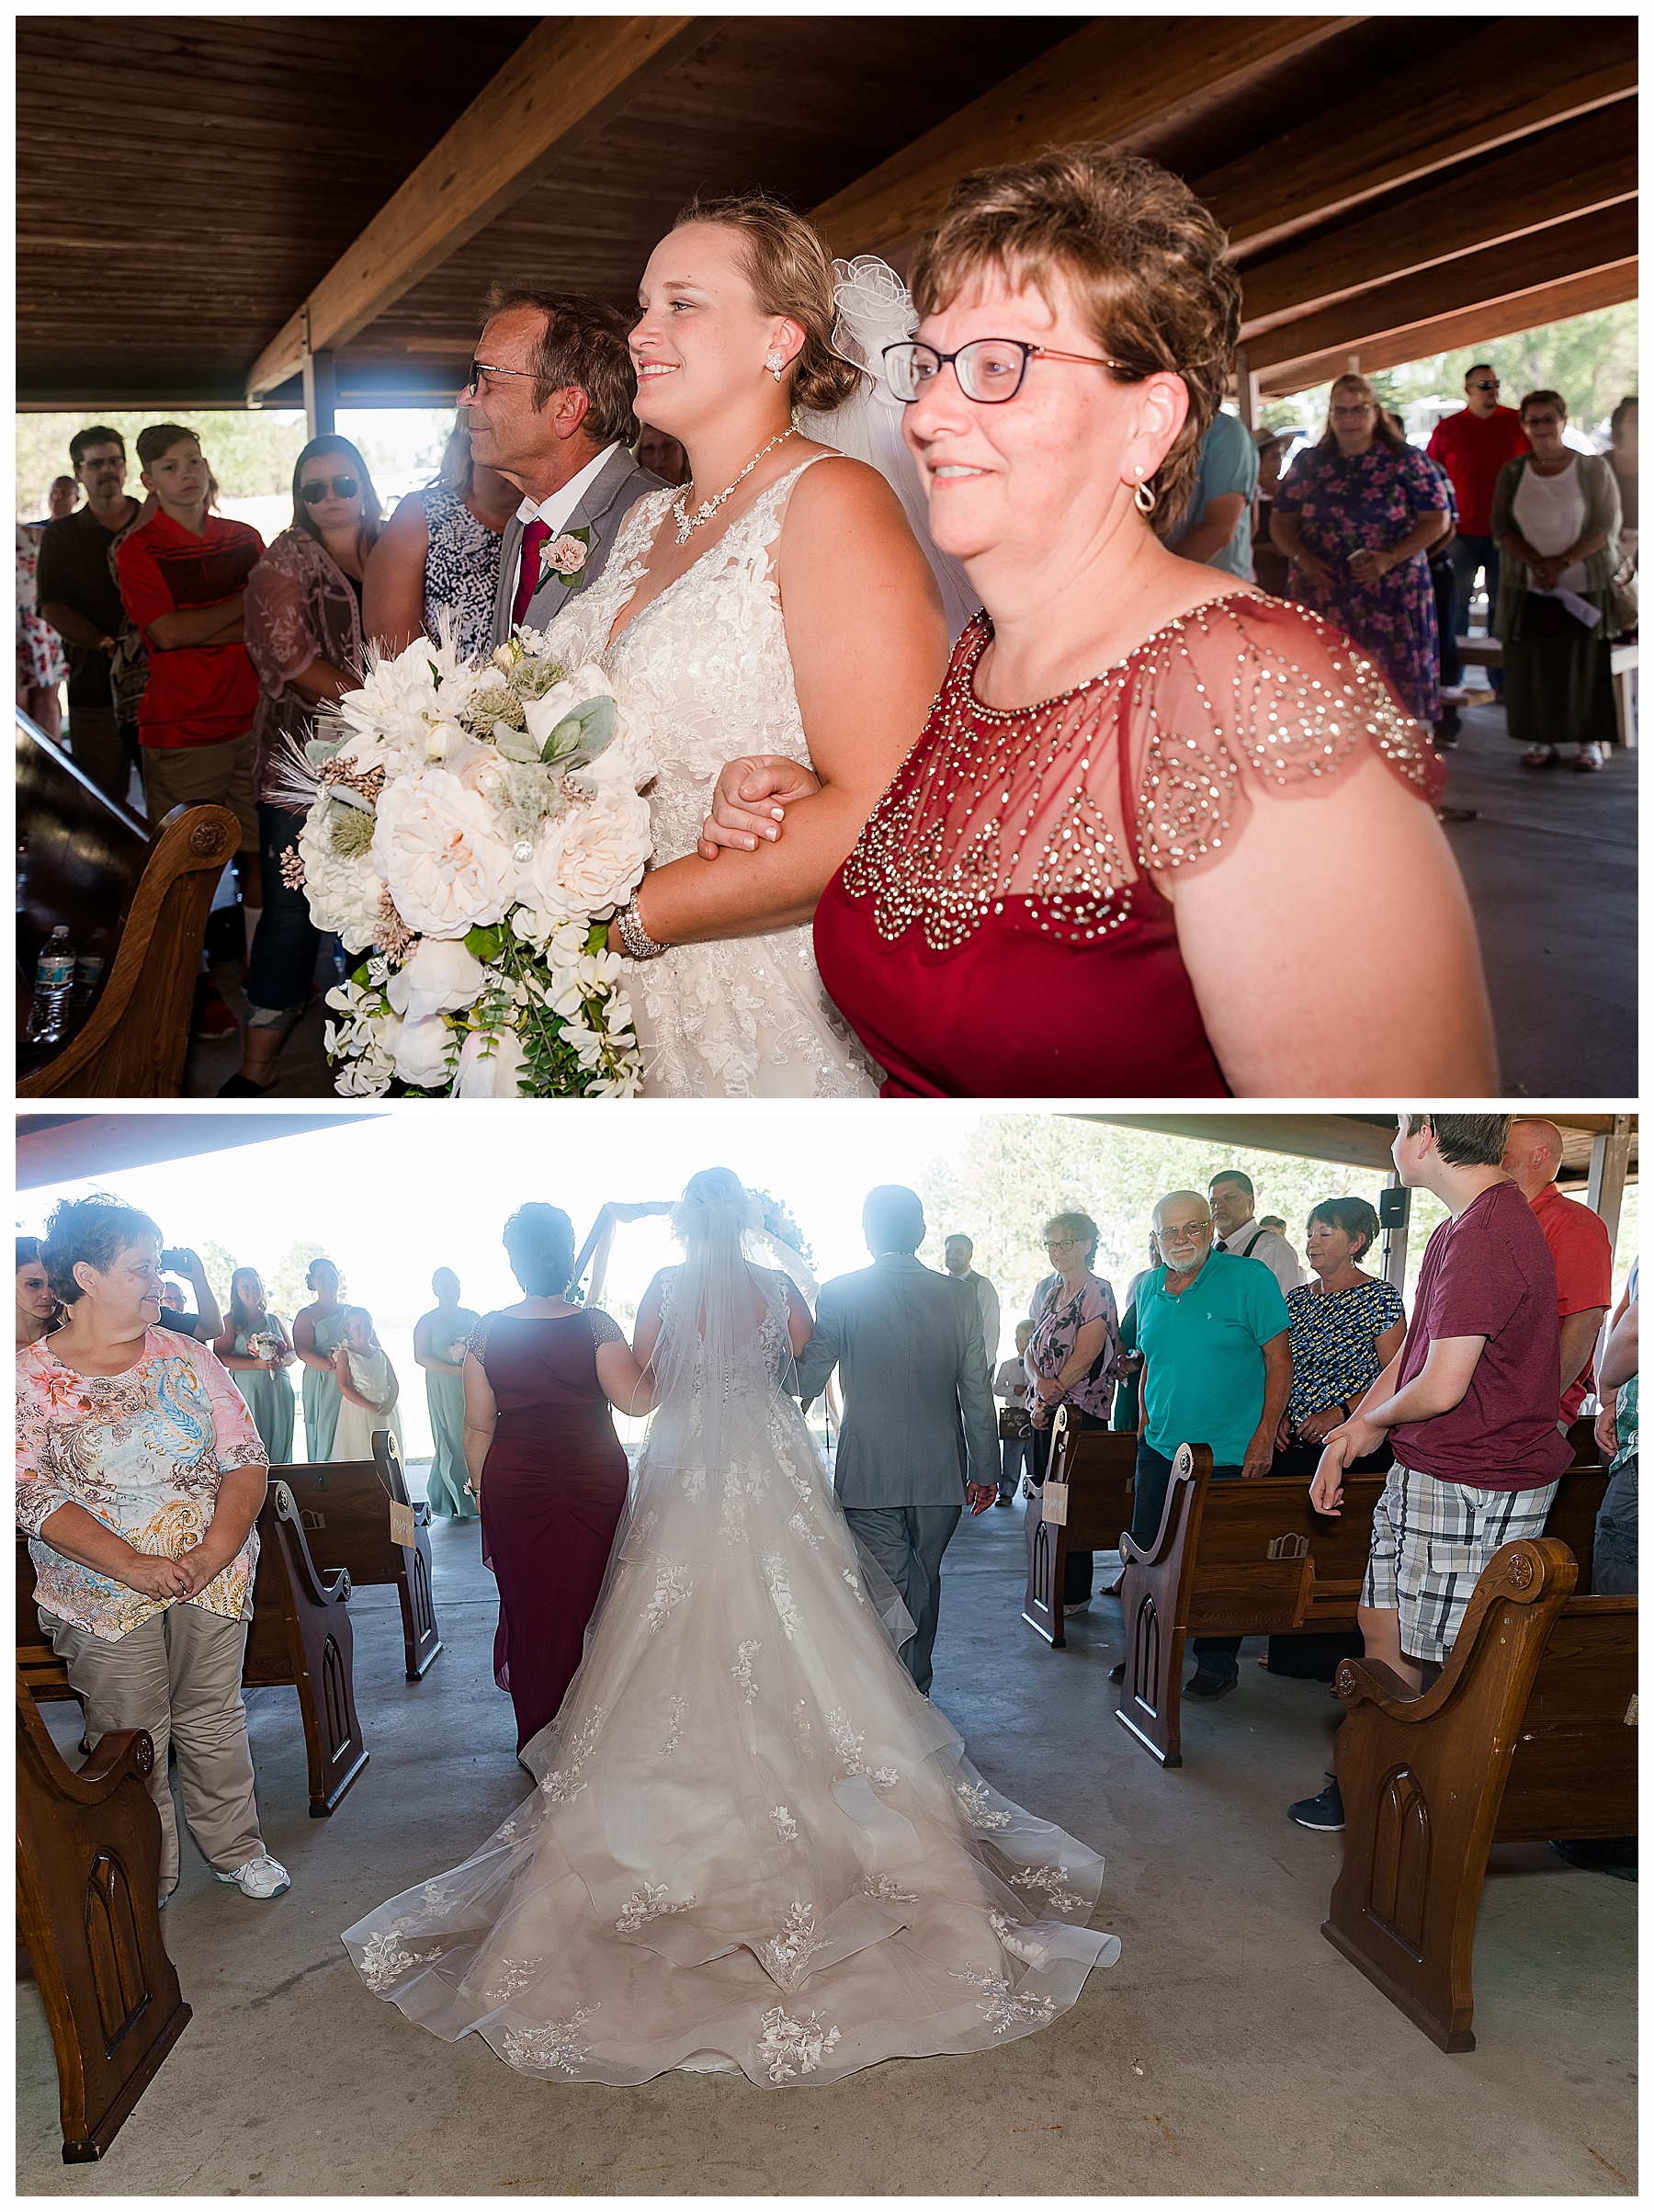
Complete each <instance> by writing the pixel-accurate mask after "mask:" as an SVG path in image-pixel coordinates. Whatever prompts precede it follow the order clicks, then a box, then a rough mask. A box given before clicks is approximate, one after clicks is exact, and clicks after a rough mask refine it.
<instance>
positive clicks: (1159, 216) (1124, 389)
mask: <svg viewBox="0 0 1654 2212" xmlns="http://www.w3.org/2000/svg"><path fill="white" fill-rule="evenodd" d="M1225 246H1226V241H1225V239H1224V235H1223V233H1222V232H1221V231H1220V230H1219V229H1218V225H1217V224H1216V223H1215V222H1214V221H1213V220H1212V218H1211V216H1210V214H1209V213H1208V212H1207V210H1206V209H1205V208H1204V207H1203V206H1202V205H1201V203H1200V202H1199V201H1198V200H1197V199H1195V197H1194V195H1193V194H1192V193H1191V192H1190V191H1189V190H1188V188H1187V187H1186V186H1184V184H1182V183H1181V182H1180V181H1179V180H1178V179H1177V178H1176V177H1174V176H1171V175H1170V174H1169V173H1168V172H1167V171H1165V170H1164V169H1161V168H1160V167H1158V166H1157V165H1156V164H1154V163H1152V162H1148V161H1144V160H1142V159H1140V158H1137V157H1130V156H1122V155H1117V154H1115V153H1110V152H1109V151H1108V150H1107V149H1106V148H1103V147H1097V146H1070V147H1065V148H1062V149H1060V150H1059V151H1057V152H1053V153H1047V154H1043V155H1041V156H1039V157H1038V158H1037V160H1033V161H1028V162H1024V163H1020V164H1015V165H1014V166H1012V167H1007V168H1002V169H994V170H983V171H980V172H979V173H978V174H977V175H975V176H968V177H965V178H963V179H962V180H961V181H960V183H959V184H958V185H957V187H955V190H954V194H953V198H952V199H951V200H950V202H949V204H948V206H947V208H946V210H945V211H944V214H943V217H942V221H941V223H940V225H939V227H938V229H937V231H936V232H935V233H934V234H933V235H932V236H931V237H930V238H929V239H927V240H926V241H925V242H924V243H923V245H922V246H921V247H920V249H919V253H918V255H917V257H916V259H915V261H914V265H913V273H912V285H913V301H914V305H915V306H916V308H917V309H918V311H919V313H920V316H921V318H922V320H921V322H920V324H919V331H918V335H917V337H916V339H914V340H911V341H908V342H905V343H903V344H901V345H897V346H890V347H888V348H887V349H886V353H885V367H886V373H887V377H888V379H889V382H890V384H891V386H892V388H893V389H894V391H896V393H897V395H898V397H900V398H901V399H903V400H905V401H907V402H908V403H909V404H908V405H907V407H906V411H905V415H904V431H905V435H906V437H907V442H908V445H909V447H910V448H911V449H912V453H913V455H914V457H915V459H916V460H917V462H918V465H919V473H920V477H921V480H922V482H923V484H924V488H925V493H926V496H927V498H928V500H929V503H930V522H931V531H932V535H933V537H934V538H935V541H936V543H937V545H938V546H939V547H941V548H942V550H944V551H946V552H950V553H954V554H956V555H957V556H958V558H959V559H961V560H962V561H963V562H964V563H965V567H966V570H967V572H968V573H969V577H970V581H971V584H972V585H973V586H974V587H975V588H976V590H978V591H979V592H980V595H981V598H982V603H983V608H984V612H983V613H982V614H980V615H979V616H978V617H977V618H976V619H975V621H973V622H972V623H971V624H970V625H969V627H968V628H967V629H966V630H965V631H964V633H963V634H962V635H961V637H960V639H959V641H958V643H957V647H956V648H955V651H954V656H953V661H952V664H951V665H950V666H949V669H948V672H947V675H946V679H945V680H944V684H943V687H942V690H941V693H940V694H939V696H938V698H937V699H936V701H935V706H934V707H933V709H932V710H931V716H930V720H929V721H928V723H927V724H926V727H925V729H924V731H923V734H922V735H921V736H920V738H919V742H918V743H917V744H916V745H915V747H914V749H913V751H912V753H911V754H909V756H908V759H907V761H906V762H905V763H904V765H903V766H902V767H901V769H900V770H899V771H898V773H897V775H896V777H895V779H894V781H893V782H892V783H891V785H890V786H889V789H888V790H887V791H886V792H885V794H884V796H883V798H882V799H881V800H879V802H878V806H877V807H876V808H875V810H874V812H873V815H872V817H871V819H870V820H869V821H868V822H867V826H866V827H865V828H864V830H863V832H862V834H861V836H860V838H859V840H858V841H857V844H856V845H855V850H854V851H853V852H852V854H851V856H850V857H849V859H848V860H847V861H846V862H845V863H844V867H843V868H841V869H840V870H839V872H838V874H837V875H836V876H835V877H834V878H833V880H832V881H831V883H830V884H829V885H828V887H827V890H826V891H825V892H824V893H823V895H822V898H821V903H820V905H819V906H818V907H817V910H816V917H815V945H816V957H817V959H818V962H819V964H820V968H821V980H822V981H823V982H824V983H825V985H826V987H827V990H828V992H829V993H830V994H831V996H832V997H833V1000H834V1001H835V1002H836V1004H838V1006H839V1008H840V1010H841V1012H843V1013H844V1015H846V1016H847V1017H848V1019H849V1020H850V1022H851V1024H852V1026H853V1027H855V1030H856V1032H857V1034H858V1035H859V1036H860V1038H861V1039H862V1041H863V1043H864V1044H865V1045H866V1046H867V1050H868V1051H869V1053H870V1054H871V1055H872V1057H873V1058H874V1059H875V1060H877V1061H878V1062H879V1063H880V1064H881V1066H883V1067H884V1068H885V1069H886V1070H887V1072H888V1077H889V1080H888V1082H887V1084H886V1091H887V1095H919V1094H930V1095H938V1094H951V1095H975V1096H982V1095H990V1096H991V1095H1007V1094H1014V1095H1049V1096H1064V1097H1073V1096H1087V1095H1091V1096H1095V1095H1105V1096H1106V1095H1113V1096H1116V1097H1117V1096H1142V1095H1172V1096H1180V1097H1189V1096H1202V1095H1216V1094H1220V1093H1222V1092H1224V1091H1226V1090H1227V1091H1230V1092H1235V1093H1244V1094H1250V1095H1281V1094H1297V1095H1334V1094H1344V1093H1363V1094H1383V1093H1387V1092H1391V1091H1394V1092H1406V1093H1411V1092H1413V1091H1418V1092H1420V1093H1422V1094H1423V1095H1431V1096H1435V1095H1448V1094H1452V1095H1459V1094H1481V1093H1485V1092H1487V1091H1489V1090H1490V1089H1494V1088H1497V1076H1496V1069H1495V1063H1494V1057H1493V1048H1492V1033H1491V1022H1490V1014H1489V1009H1488V1002H1487V993H1486V988H1485V985H1484V983H1483V981H1482V974H1481V962H1480V958H1479V955H1478V947H1477V940H1476V931H1475V925H1474V923H1473V920H1472V917H1471V913H1470V909H1469V903H1468V902H1467V898H1466V896H1465V891H1464V886H1463V884H1462V883H1461V881H1460V879H1459V875H1458V870H1457V868H1456V866H1455V864H1454V860H1453V856H1452V855H1451V853H1450V852H1449V850H1448V847H1447V845H1446V842H1445V840H1444V836H1443V834H1442V831H1441V829H1440V826H1439V825H1438V823H1437V822H1436V820H1435V814H1434V808H1433V803H1432V801H1433V796H1434V792H1435V788H1436V777H1437V768H1436V764H1435V757H1434V754H1433V751H1432V748H1431V746H1430V744H1429V743H1428V741H1427V739H1426V738H1425V736H1424V734H1423V732H1421V731H1420V730H1419V729H1418V727H1417V726H1416V725H1415V724H1414V723H1413V722H1412V721H1411V720H1410V719H1409V718H1408V716H1407V715H1406V714H1405V713H1404V712H1403V711H1402V709H1401V707H1400V705H1399V702H1398V701H1397V699H1396V698H1395V697H1394V695H1393V693H1392V692H1391V691H1390V689H1389V688H1388V686H1387V684H1386V683H1385V680H1384V677H1383V675H1382V673H1381V672H1380V671H1379V670H1378V669H1377V668H1376V665H1375V664H1374V663H1373V662H1372V660H1371V659H1370V658H1368V657H1367V656H1365V655H1364V654H1363V653H1362V652H1360V651H1358V650H1357V649H1356V648H1355V647H1354V646H1353V645H1352V644H1351V643H1350V641H1349V640H1348V639H1347V638H1345V637H1344V636H1343V635H1342V633H1341V632H1340V631H1339V630H1336V629H1335V628H1333V627H1332V625H1331V624H1330V623H1328V622H1326V621H1324V620H1322V619H1320V618H1318V617H1316V616H1315V615H1313V614H1312V613H1311V612H1310V611H1309V610H1308V609H1306V608H1303V607H1284V606H1282V605H1281V604H1280V603H1279V602H1278V601H1275V600H1273V599H1269V598H1267V597H1265V596H1263V595H1262V594H1260V593H1258V592H1257V591H1256V590H1255V589H1253V587H1252V586H1251V585H1249V584H1237V583H1236V581H1235V579H1234V578H1233V577H1231V576H1229V575H1226V574H1225V573H1223V572H1221V571H1219V570H1216V569H1211V568H1206V567H1202V566H1201V565H1199V564H1198V563H1196V562H1189V561H1184V560H1183V559H1181V558H1179V557H1178V555H1176V554H1175V553H1173V552H1171V551H1169V550H1167V549H1166V547H1165V546H1164V545H1162V544H1161V541H1160V539H1159V537H1157V535H1156V532H1157V531H1158V530H1161V529H1164V528H1165V527H1168V526H1169V525H1170V524H1172V523H1174V522H1175V521H1176V520H1177V519H1178V518H1179V516H1181V514H1182V513H1183V510H1184V507H1185V505H1187V502H1188V498H1189V496H1190V493H1191V492H1192V490H1193V488H1194V485H1195V478H1196V472H1197V469H1198V463H1199V452H1200V444H1201V439H1202V437H1203V435H1204V433H1205V431H1206V429H1207V425H1209V424H1210V422H1211V420H1212V418H1213V415H1214V414H1215V413H1216V411H1217V409H1218V404H1219V403H1220V401H1221V399H1222V396H1223V391H1224V387H1225V380H1226V378H1227V374H1228V370H1229V361H1230V358H1231V357H1232V355H1233V352H1234V346H1235V341H1236V337H1237V335H1238V332H1239V328H1240V291H1239V280H1238V278H1236V276H1235V273H1234V271H1233V269H1232V268H1231V267H1230V266H1229V263H1228V262H1227V260H1226V259H1225ZM812 788H814V787H813V782H812V781H811V779H810V778H809V777H808V776H807V774H806V773H805V772H803V771H801V770H799V767H798V766H797V764H795V763H792V762H781V761H773V760H767V759H765V760H760V761H756V762H753V761H749V762H746V763H741V762H735V763H731V766H730V767H728V768H726V770H725V771H724V774H723V776H722V777H720V779H719V789H718V794H717V798H716V800H715V802H714V809H713V813H712V815H711V817H710V818H709V820H708V823H707V826H706V831H705V840H706V842H705V843H704V844H703V845H702V848H701V849H702V850H703V852H708V851H714V852H715V851H716V849H717V846H718V845H719V844H728V845H740V844H742V843H746V844H749V845H750V844H752V843H753V842H754V841H755V840H756V838H757V837H759V836H764V837H768V838H774V837H775V836H776V834H782V835H785V834H787V833H786V826H785V823H786V814H785V810H786V808H787V806H788V805H789V804H790V803H791V802H792V800H794V799H796V798H797V797H798V796H799V794H800V792H802V791H805V790H809V789H812ZM742 800H744V801H745V806H744V809H743V807H742V803H741V802H742ZM1311 800H1313V803H1311ZM765 802H767V803H765ZM778 811H779V814H780V822H779V824H778V823H777V821H776V814H777V812H778Z"/></svg>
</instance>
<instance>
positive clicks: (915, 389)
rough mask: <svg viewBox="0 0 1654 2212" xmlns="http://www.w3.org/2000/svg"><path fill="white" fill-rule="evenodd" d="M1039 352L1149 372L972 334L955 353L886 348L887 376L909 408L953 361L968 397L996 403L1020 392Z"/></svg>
mask: <svg viewBox="0 0 1654 2212" xmlns="http://www.w3.org/2000/svg"><path fill="white" fill-rule="evenodd" d="M1036 357H1037V358H1038V359H1040V360H1042V361H1077V362H1080V363H1081V364H1082V365H1083V366H1084V367H1086V368H1088V369H1117V370H1118V371H1119V372H1120V374H1121V375H1123V376H1128V377H1141V376H1143V375H1145V374H1146V373H1147V371H1145V370H1144V369H1138V368H1134V367H1133V365H1132V364H1131V363H1130V362H1129V361H1111V360H1107V359H1105V357H1103V356H1102V355H1100V354H1094V353H1059V352H1058V351H1057V350H1056V348H1055V347H1054V346H1030V345H1028V344H1027V343H1026V342H1025V340H1023V339H1021V338H972V339H971V341H970V343H969V346H960V347H959V348H958V350H957V352H955V353H940V352H938V351H937V349H936V347H935V346H926V345H924V344H923V342H922V341H921V340H919V339H917V338H910V339H908V340H907V341H906V342H905V343H904V344H902V345H901V346H886V347H885V349H884V366H885V380H886V382H887V383H888V384H889V387H890V390H891V391H893V392H894V393H895V395H896V397H897V398H898V399H899V400H900V401H901V403H902V404H903V405H904V406H907V407H911V406H912V403H913V402H914V401H915V400H918V399H923V396H924V394H925V393H926V392H927V391H929V390H930V388H931V386H932V385H933V384H934V383H935V380H936V379H937V378H938V377H939V376H940V375H941V373H942V371H943V369H946V366H947V364H948V363H949V361H951V362H952V363H953V369H954V374H955V376H956V377H957V378H958V380H959V390H960V391H962V392H963V393H964V394H965V397H966V398H967V399H968V400H975V401H977V402H978V403H980V405H982V406H984V407H997V406H999V405H1001V404H1002V403H1003V402H1004V401H1006V400H1014V398H1015V397H1016V395H1017V393H1018V392H1019V391H1021V390H1022V382H1023V379H1024V377H1025V376H1026V375H1027V373H1028V363H1029V362H1030V361H1032V360H1034V359H1035V358H1036Z"/></svg>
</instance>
